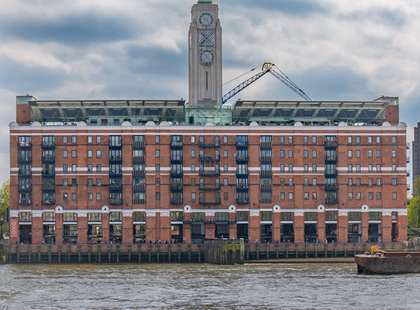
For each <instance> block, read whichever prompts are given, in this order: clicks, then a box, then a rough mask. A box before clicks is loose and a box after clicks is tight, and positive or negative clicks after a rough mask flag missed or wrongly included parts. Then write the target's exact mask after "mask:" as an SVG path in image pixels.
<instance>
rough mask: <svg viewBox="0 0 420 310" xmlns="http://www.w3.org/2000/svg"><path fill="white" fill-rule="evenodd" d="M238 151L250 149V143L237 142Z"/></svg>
mask: <svg viewBox="0 0 420 310" xmlns="http://www.w3.org/2000/svg"><path fill="white" fill-rule="evenodd" d="M235 145H236V148H237V149H248V141H236V144H235Z"/></svg>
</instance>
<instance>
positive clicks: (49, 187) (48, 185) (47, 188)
mask: <svg viewBox="0 0 420 310" xmlns="http://www.w3.org/2000/svg"><path fill="white" fill-rule="evenodd" d="M42 190H43V191H48V192H51V191H55V183H51V182H44V183H42Z"/></svg>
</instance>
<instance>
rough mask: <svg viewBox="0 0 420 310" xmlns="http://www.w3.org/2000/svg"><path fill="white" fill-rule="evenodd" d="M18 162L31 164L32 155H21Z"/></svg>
mask: <svg viewBox="0 0 420 310" xmlns="http://www.w3.org/2000/svg"><path fill="white" fill-rule="evenodd" d="M18 163H19V164H31V163H32V157H31V156H26V157H19V159H18Z"/></svg>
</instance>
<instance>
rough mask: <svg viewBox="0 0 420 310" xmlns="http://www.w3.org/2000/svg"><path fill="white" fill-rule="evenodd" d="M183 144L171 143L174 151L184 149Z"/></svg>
mask: <svg viewBox="0 0 420 310" xmlns="http://www.w3.org/2000/svg"><path fill="white" fill-rule="evenodd" d="M182 147H183V144H182V142H181V141H172V142H171V148H172V149H182Z"/></svg>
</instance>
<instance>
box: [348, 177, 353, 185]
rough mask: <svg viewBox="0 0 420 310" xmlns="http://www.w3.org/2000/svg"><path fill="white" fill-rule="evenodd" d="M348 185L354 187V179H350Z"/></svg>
mask: <svg viewBox="0 0 420 310" xmlns="http://www.w3.org/2000/svg"><path fill="white" fill-rule="evenodd" d="M347 185H348V186H352V185H353V179H352V178H348V179H347Z"/></svg>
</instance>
